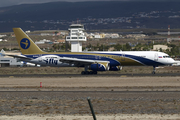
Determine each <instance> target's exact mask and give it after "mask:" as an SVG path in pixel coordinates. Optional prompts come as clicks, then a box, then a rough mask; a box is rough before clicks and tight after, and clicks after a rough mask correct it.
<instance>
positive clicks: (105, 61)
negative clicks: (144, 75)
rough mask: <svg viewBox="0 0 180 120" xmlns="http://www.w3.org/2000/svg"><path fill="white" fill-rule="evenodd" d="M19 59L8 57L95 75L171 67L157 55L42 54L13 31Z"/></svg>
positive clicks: (19, 32) (169, 60)
mask: <svg viewBox="0 0 180 120" xmlns="http://www.w3.org/2000/svg"><path fill="white" fill-rule="evenodd" d="M13 31H14V33H15V36H16V39H17V42H18V44H19V47H20V50H21V52H22V55H18V56H16V55H10V56H12V57H16V58H20V59H21V60H22V61H25V62H30V63H34V64H39V65H43V66H56V67H60V66H73V67H84V68H85V70H84V71H82V72H81V74H97V71H108V70H109V71H118V70H121V68H122V66H153V68H154V69H153V74H155V68H156V67H157V66H163V65H171V64H173V63H174V60H173V59H172V58H170V57H169V55H167V54H165V53H163V52H156V51H115V52H114V51H113V52H112V51H111V52H110V51H97V52H44V51H42V50H41V49H40V48H39V47H38V46H37V45H36V44H35V43H34V42H33V41H32V40H31V39H30V37H29V36H28V35H27V34H26V33H24V32H23V31H22V29H21V28H13Z"/></svg>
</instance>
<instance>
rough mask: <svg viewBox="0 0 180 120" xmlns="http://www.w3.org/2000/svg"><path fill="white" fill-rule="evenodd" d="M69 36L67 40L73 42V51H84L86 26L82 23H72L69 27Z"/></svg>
mask: <svg viewBox="0 0 180 120" xmlns="http://www.w3.org/2000/svg"><path fill="white" fill-rule="evenodd" d="M68 30H69V31H70V33H69V36H66V41H69V42H70V43H71V52H82V42H84V41H86V36H85V34H84V32H83V30H84V26H83V25H81V24H72V25H70V28H69V29H68Z"/></svg>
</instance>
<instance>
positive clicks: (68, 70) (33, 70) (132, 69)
mask: <svg viewBox="0 0 180 120" xmlns="http://www.w3.org/2000/svg"><path fill="white" fill-rule="evenodd" d="M83 70H84V68H77V67H3V68H0V74H80V73H81V71H83ZM152 70H153V68H152V67H151V66H141V67H140V66H128V67H123V69H122V70H121V71H103V72H98V74H121V73H132V74H135V73H151V72H152ZM156 72H157V73H179V72H180V67H175V66H174V67H172V66H165V67H160V68H157V71H156Z"/></svg>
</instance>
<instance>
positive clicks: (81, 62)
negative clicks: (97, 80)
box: [59, 57, 109, 66]
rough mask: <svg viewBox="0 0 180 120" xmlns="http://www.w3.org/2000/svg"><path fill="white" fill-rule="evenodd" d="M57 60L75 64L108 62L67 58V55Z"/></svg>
mask: <svg viewBox="0 0 180 120" xmlns="http://www.w3.org/2000/svg"><path fill="white" fill-rule="evenodd" d="M59 61H60V62H63V63H69V64H74V65H77V66H81V65H91V64H97V63H109V61H100V60H88V59H77V58H69V57H62V58H61V59H60V60H59Z"/></svg>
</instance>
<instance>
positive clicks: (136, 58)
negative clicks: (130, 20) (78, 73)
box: [25, 53, 164, 66]
mask: <svg viewBox="0 0 180 120" xmlns="http://www.w3.org/2000/svg"><path fill="white" fill-rule="evenodd" d="M93 54H97V55H84V54H41V55H25V56H26V57H29V58H33V59H36V58H38V57H40V56H46V55H56V56H59V57H69V58H79V59H87V60H101V61H109V62H110V65H111V66H119V65H121V63H120V61H118V60H116V59H115V58H108V57H103V54H104V55H106V56H107V55H111V56H112V55H113V56H118V57H121V56H122V55H123V56H124V57H125V58H129V59H131V60H134V61H136V62H139V63H141V64H142V65H148V66H153V65H156V66H158V65H164V64H162V63H160V62H157V61H154V60H150V59H147V58H143V57H139V56H135V55H127V54H112V53H109V54H108V53H93ZM98 54H102V56H99V55H98Z"/></svg>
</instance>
